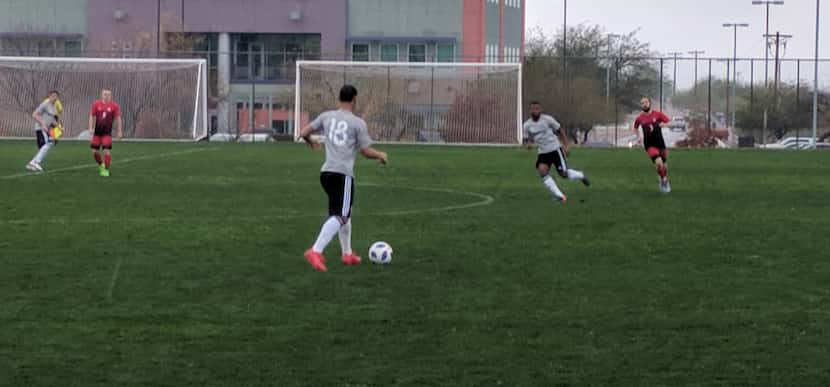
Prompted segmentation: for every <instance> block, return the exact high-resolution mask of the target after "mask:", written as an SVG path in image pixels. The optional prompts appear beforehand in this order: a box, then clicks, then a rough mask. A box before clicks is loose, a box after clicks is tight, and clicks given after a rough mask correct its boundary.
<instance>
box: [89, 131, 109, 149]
mask: <svg viewBox="0 0 830 387" xmlns="http://www.w3.org/2000/svg"><path fill="white" fill-rule="evenodd" d="M89 147H90V148H92V149H95V150H99V149H101V148H103V149H112V135H111V134H96V135H94V136H92V141H91V142H90V143H89Z"/></svg>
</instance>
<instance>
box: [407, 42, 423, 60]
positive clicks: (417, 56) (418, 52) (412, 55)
mask: <svg viewBox="0 0 830 387" xmlns="http://www.w3.org/2000/svg"><path fill="white" fill-rule="evenodd" d="M409 61H410V62H426V61H427V46H426V44H410V45H409Z"/></svg>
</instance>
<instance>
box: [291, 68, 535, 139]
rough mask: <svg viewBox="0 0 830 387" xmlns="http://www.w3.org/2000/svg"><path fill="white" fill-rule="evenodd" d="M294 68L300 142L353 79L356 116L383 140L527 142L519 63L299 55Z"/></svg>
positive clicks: (297, 132) (296, 116)
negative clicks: (305, 130) (301, 58)
mask: <svg viewBox="0 0 830 387" xmlns="http://www.w3.org/2000/svg"><path fill="white" fill-rule="evenodd" d="M296 70H297V75H296V77H297V78H296V85H295V95H294V98H295V102H294V106H295V107H296V108H295V110H294V122H295V131H294V136H295V139H296V140H299V138H298V134H299V129H300V128H302V127H303V126H305V125H307V124H308V123H309V122H311V120H313V119H314V118H315V117H316V116H317V115H318V114H320V113H322V112H324V111H326V110H331V109H334V108H335V106H336V101H337V93H338V91H339V89H340V87H341V86H343V85H344V84H351V85H354V86H355V87H356V88H357V90H358V97H357V98H358V99H357V100H358V103H357V111H356V114H358V115H359V116H361V117H362V118H363V119H364V120H365V121H366V123H367V125H368V127H369V132H370V134H371V135H372V138H373V139H374V140H376V141H378V142H386V143H407V144H412V143H414V144H469V145H515V144H520V143H521V142H522V65H521V63H415V62H345V61H342V62H341V61H298V62H297V69H296Z"/></svg>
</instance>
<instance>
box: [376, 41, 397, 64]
mask: <svg viewBox="0 0 830 387" xmlns="http://www.w3.org/2000/svg"><path fill="white" fill-rule="evenodd" d="M380 60H381V62H397V61H398V44H397V43H383V44H381V45H380Z"/></svg>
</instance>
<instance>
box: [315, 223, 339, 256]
mask: <svg viewBox="0 0 830 387" xmlns="http://www.w3.org/2000/svg"><path fill="white" fill-rule="evenodd" d="M338 230H340V221H339V220H337V217H334V216H332V217H330V218H328V220H326V223H323V227H322V228H321V229H320V235H318V236H317V241H316V242H314V246H312V247H311V249H312V250H314V251H315V252H317V253H322V252H323V250H325V249H326V246H328V245H329V242H331V240H332V239H333V238H334V235H335V234H337V231H338Z"/></svg>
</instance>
